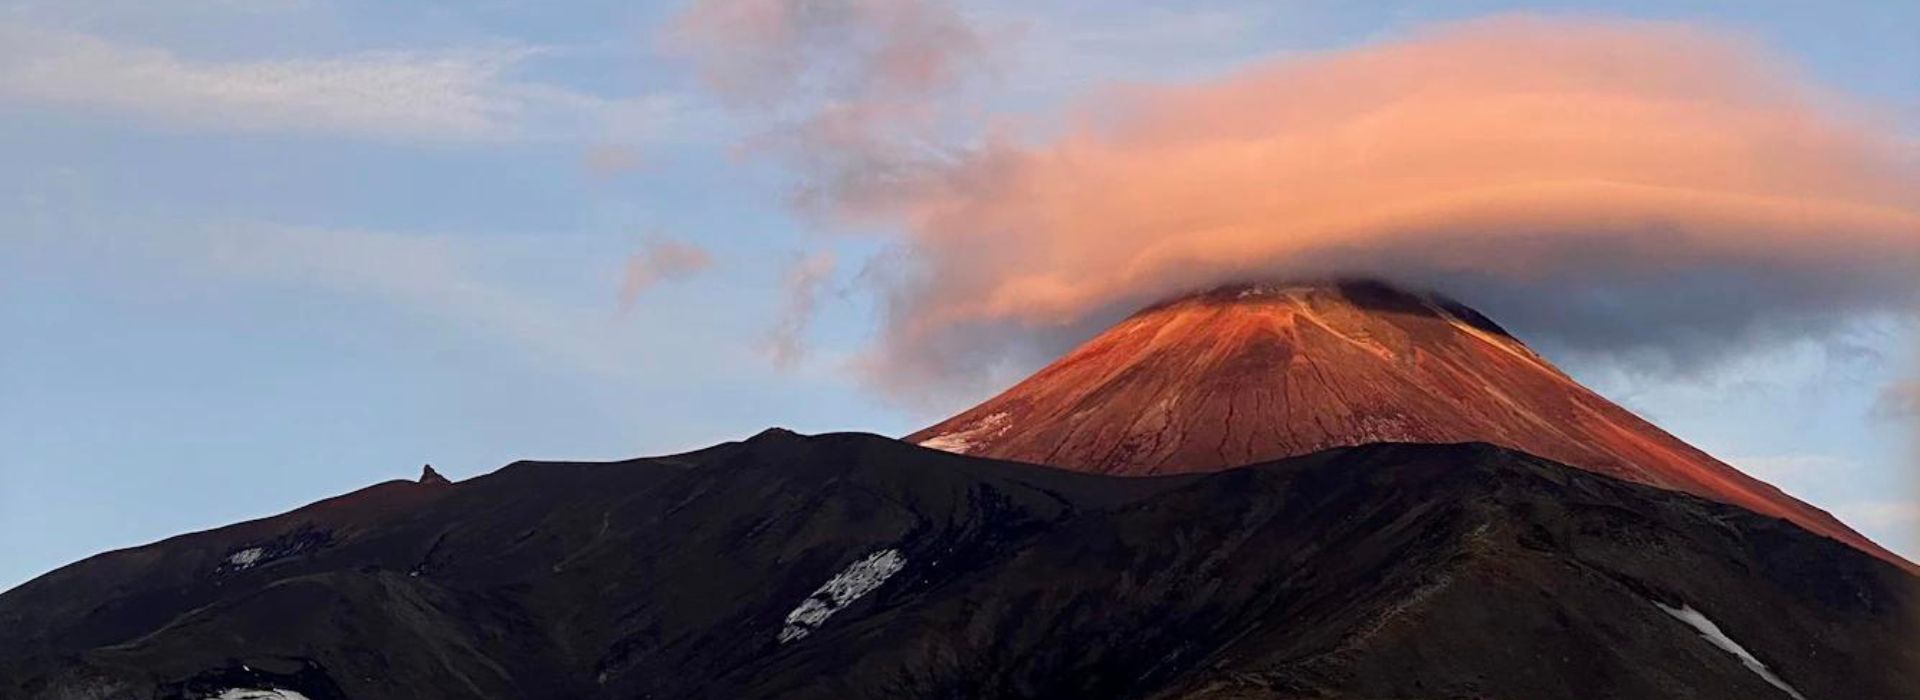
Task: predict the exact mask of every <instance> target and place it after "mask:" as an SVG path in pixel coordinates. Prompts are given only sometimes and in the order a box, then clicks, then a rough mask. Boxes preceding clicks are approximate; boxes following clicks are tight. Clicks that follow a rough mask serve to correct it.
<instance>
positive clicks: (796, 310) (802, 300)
mask: <svg viewBox="0 0 1920 700" xmlns="http://www.w3.org/2000/svg"><path fill="white" fill-rule="evenodd" d="M835 263H836V259H835V257H834V255H833V254H832V253H829V252H824V251H823V252H818V253H813V254H811V255H807V256H805V257H802V258H800V259H798V260H795V261H794V263H793V265H792V266H791V267H789V268H788V269H787V275H786V280H785V282H784V284H783V285H782V289H783V290H784V291H785V293H786V304H785V306H784V307H782V309H781V311H780V316H779V320H778V322H777V323H776V325H775V326H774V329H773V332H772V333H771V334H770V335H769V337H768V338H767V344H766V349H767V354H768V356H770V357H771V358H773V362H774V364H775V365H778V366H781V367H791V366H793V365H794V364H795V363H797V362H799V361H800V359H801V358H803V357H805V356H806V354H807V344H806V333H807V327H808V326H810V325H812V323H813V315H814V313H815V312H816V311H817V310H818V309H819V305H820V292H821V288H822V287H825V286H826V284H827V282H828V281H829V280H830V279H831V278H832V276H833V270H834V266H835Z"/></svg>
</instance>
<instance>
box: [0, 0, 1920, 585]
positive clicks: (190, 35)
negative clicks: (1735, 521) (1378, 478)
mask: <svg viewBox="0 0 1920 700" xmlns="http://www.w3.org/2000/svg"><path fill="white" fill-rule="evenodd" d="M1352 5H1354V4H1353V3H1339V2H1284V3H1267V2H1245V3H1235V2H1208V3H1201V4H1197V5H1192V6H1190V7H1188V8H1187V9H1183V10H1180V11H1173V10H1164V9H1155V8H1154V7H1151V6H1149V5H1146V4H1140V5H1138V6H1132V5H1125V4H1118V3H1109V2H1097V3H1096V2H1040V3H1031V2H1029V3H1000V2H992V3H980V4H969V5H968V6H967V7H966V14H967V16H969V17H970V18H973V19H976V20H978V21H980V22H981V23H982V24H983V26H990V27H995V28H996V31H998V32H1000V34H998V35H1000V36H1005V37H1008V38H1007V39H1006V40H1005V44H1004V46H1002V47H1001V48H1002V49H1003V50H1002V51H1001V52H1000V53H999V54H998V55H996V57H995V59H994V61H993V71H992V73H993V78H992V80H993V82H994V84H995V85H994V89H993V93H992V94H993V97H992V102H991V106H993V107H994V108H996V109H1003V110H1006V111H1008V112H1012V113H1019V112H1021V111H1031V110H1045V109H1047V108H1049V107H1051V106H1053V105H1056V104H1059V103H1061V102H1063V101H1065V100H1068V99H1071V98H1073V97H1075V96H1076V95H1079V94H1082V93H1085V92H1087V91H1090V90H1093V89H1096V88H1098V87H1100V86H1102V85H1104V84H1108V83H1112V82H1119V81H1140V80H1181V79H1188V78H1194V77H1201V76H1208V75H1213V74H1218V73H1220V72H1223V71H1226V70H1229V69H1231V68H1233V67H1235V66H1238V65H1243V64H1245V63H1248V62H1251V61H1255V60H1260V59H1263V58H1266V57H1271V56H1274V55H1286V54H1289V53H1300V52H1311V51H1322V50H1328V49H1337V48H1340V47H1345V46H1351V45H1354V44H1357V43H1362V42H1368V41H1373V40H1377V39H1379V38H1380V37H1390V36H1393V35H1396V34H1397V33H1400V32H1405V31H1407V30H1409V29H1411V28H1417V27H1420V26H1423V25H1425V24H1427V23H1430V22H1435V21H1442V20H1452V19H1462V18H1471V17H1477V16H1481V15H1485V14H1490V13H1497V12H1503V11H1511V10H1515V9H1534V10H1542V11H1547V12H1571V13H1577V14H1581V15H1589V14H1591V15H1603V16H1622V17H1636V18H1658V19H1681V20H1686V21H1689V22H1696V23H1701V24H1705V25H1710V26H1713V27H1718V28H1725V29H1727V30H1729V31H1733V32H1739V33H1742V34H1745V35H1749V36H1752V37H1754V38H1755V39H1757V40H1758V41H1760V42H1762V43H1764V44H1766V45H1767V46H1770V47H1772V49H1774V50H1776V51H1777V52H1779V53H1782V54H1784V55H1786V56H1787V57H1789V58H1790V59H1791V60H1793V61H1794V62H1795V63H1797V64H1799V65H1800V67H1801V68H1802V69H1804V70H1805V71H1806V72H1808V73H1809V74H1810V75H1812V76H1813V77H1814V79H1816V80H1817V81H1819V82H1820V83H1822V84H1825V85H1828V86H1831V87H1833V88H1835V89H1838V90H1841V91H1844V92H1846V93H1848V94H1851V95H1855V96H1858V97H1860V98H1862V99H1865V100H1871V101H1873V102H1875V103H1879V104H1885V105H1890V109H1891V110H1892V111H1893V113H1894V114H1897V115H1900V118H1901V119H1906V120H1911V118H1912V116H1913V115H1914V114H1915V113H1916V112H1920V75H1916V73H1917V72H1920V68H1916V67H1917V66H1920V44H1916V43H1915V42H1914V41H1913V40H1912V38H1913V31H1914V28H1915V27H1920V7H1916V6H1913V5H1912V4H1909V3H1887V2H1853V3H1847V2H1837V3H1823V4H1819V5H1818V7H1817V9H1816V7H1815V6H1814V4H1810V3H1798V2H1754V3H1664V2H1663V3H1652V2H1619V3H1527V4H1517V3H1499V2H1439V3H1425V2H1423V3H1371V4H1368V6H1367V8H1366V9H1361V8H1357V7H1353V6H1352ZM682 9H683V8H682V7H681V6H680V5H679V4H678V3H632V2H573V3H534V2H520V1H518V0H485V1H481V2H472V1H463V2H334V1H331V0H262V1H260V2H243V1H240V0H158V1H155V2H147V3H138V4H129V3H121V2H110V1H109V0H67V1H62V2H34V1H26V2H19V1H7V0H0V153H4V154H5V156H6V157H4V158H0V328H4V329H5V338H6V339H5V341H4V342H0V444H4V445H5V446H6V447H5V449H4V450H0V588H4V587H10V586H12V585H14V584H17V583H19V582H22V581H24V580H26V579H28V578H30V577H32V576H35V575H38V574H39V573H42V572H45V571H47V570H50V569H52V568H54V567H56V566H59V565H61V564H64V563H67V562H70V561H73V560H76V559H78V558H81V557H84V556H86V555H89V554H92V553H95V552H98V551H102V550H105V549H109V548H117V547H124V546H131V545H136V544H140V543H145V542H149V541H153V540H156V539H160V538H162V537H166V536H170V535H174V534H178V533H182V532H187V531H192V530H197V529H204V528H208V527H213V526H218V525H221V524H226V523H229V522H233V521H237V520H241V519H246V518H253V517H259V516H263V515H268V514H272V513H276V512H280V511H284V510H286V509H289V508H292V507H296V506H298V505H300V504H303V503H306V502H309V501H313V500H316V499H319V498H322V497H326V496H329V495H333V494H337V493H341V492H344V491H347V490H350V489H353V488H358V487H360V486H364V485H367V484H370V483H373V482H376V481H379V480H384V479H390V478H411V477H412V476H414V475H415V474H417V472H418V470H419V466H420V465H421V464H422V463H426V462H431V463H432V464H434V466H435V467H436V468H438V469H439V470H440V471H442V472H444V473H446V474H448V475H449V476H451V477H454V478H464V477H470V476H474V475H477V474H481V473H485V472H487V471H490V470H492V469H494V468H497V467H499V466H501V465H503V464H505V463H507V462H510V461H512V460H515V459H520V458H553V459H613V458H624V457H630V456H635V455H641V454H655V453H663V452H670V451H675V450H680V449H686V448H692V447H698V446H702V445H706V444H710V443H713V442H717V441H721V440H727V439H735V438H740V437H744V436H747V435H750V434H752V433H754V432H757V431H758V430H760V429H762V428H765V427H767V426H772V425H780V426H787V427H791V428H794V429H797V430H801V431H806V432H818V431H828V430H863V431H871V432H877V433H882V434H902V433H905V432H908V431H910V430H912V429H915V428H918V427H921V426H922V425H925V424H926V423H928V422H929V421H930V420H932V419H935V418H938V417H943V416H944V415H945V413H946V412H948V411H949V410H951V409H953V408H955V407H958V406H962V405H966V404H968V403H970V402H971V401H972V400H977V399H979V398H983V397H982V396H979V395H977V394H975V395H966V394H957V395H944V394H943V395H933V396H926V397H919V399H920V400H913V401H904V402H903V401H900V400H899V397H897V396H883V395H879V394H876V393H874V392H873V391H872V390H871V389H870V388H869V387H868V386H867V385H866V384H864V383H863V382H861V381H860V380H859V379H858V378H856V377H853V376H850V375H851V373H850V370H849V369H848V366H849V365H850V364H851V363H852V361H853V360H854V359H855V358H857V357H858V356H860V355H861V353H862V352H863V351H865V350H866V349H867V348H868V347H870V345H871V344H872V343H873V342H874V337H875V335H876V333H877V332H878V330H879V328H880V326H881V320H880V319H879V311H878V304H879V303H880V302H879V301H878V300H877V299H876V298H875V297H874V296H873V295H871V294H868V293H865V292H864V291H863V290H864V287H863V281H862V278H861V276H862V270H863V269H865V268H867V267H868V265H867V262H868V261H871V260H873V259H875V257H876V256H884V255H887V254H889V251H890V250H891V248H890V240H891V239H889V238H888V237H887V236H885V235H862V234H847V233H844V232H839V231H835V230H832V229H833V228H834V226H833V225H832V224H830V223H826V222H822V221H821V220H819V219H818V218H815V217H810V216H807V215H805V214H802V213H798V212H796V211H795V209H794V208H793V207H791V206H790V205H789V204H790V199H791V197H790V195H791V193H792V190H791V188H792V184H793V183H792V178H791V173H790V172H789V171H787V170H784V169H783V168H782V167H781V166H780V165H778V164H777V163H772V162H769V161H768V160H767V159H762V158H756V157H754V156H753V154H752V152H751V149H745V148H743V146H742V144H743V143H747V142H749V141H750V140H751V139H752V138H753V137H754V136H755V135H756V133H757V129H759V128H760V127H759V125H758V124H756V119H759V118H761V115H758V114H757V113H755V112H753V111H752V110H742V109H740V108H738V105H737V104H729V103H727V102H726V101H725V100H722V99H720V98H718V97H716V96H715V95H714V94H713V93H712V92H711V91H710V90H708V89H706V88H705V87H704V86H703V83H702V81H701V79H700V77H699V76H698V75H696V72H695V71H694V70H693V69H692V68H691V67H690V66H689V65H688V60H686V57H685V56H682V55H678V54H675V53H672V52H669V51H665V50H663V49H662V47H661V41H660V37H661V36H662V34H663V32H664V31H665V29H664V26H665V24H666V23H667V22H669V21H670V20H671V18H673V17H675V16H677V15H678V14H679V13H680V12H681V10H682ZM1912 123H1914V122H1912V121H1906V122H1905V124H1908V125H1910V124H1912ZM1908 133H1909V134H1911V133H1912V132H1911V131H1909V132H1908ZM660 241H679V242H685V243H688V244H692V245H696V246H698V247H699V248H700V249H702V250H704V251H705V252H706V253H707V255H709V256H710V260H711V262H710V264H707V265H705V266H700V267H699V269H697V270H688V271H685V273H684V274H679V275H674V276H670V277H666V278H663V279H661V280H659V281H658V282H656V283H654V284H653V285H651V286H649V287H647V288H645V289H642V290H639V293H638V294H637V295H636V296H634V297H633V299H632V303H631V304H630V305H623V303H622V300H621V289H622V285H623V278H624V276H625V275H627V274H628V271H627V267H628V264H629V258H630V256H633V255H635V254H636V253H641V252H643V251H646V250H649V249H650V248H652V247H654V246H656V245H657V244H658V243H659V242H660ZM809 260H813V261H825V260H831V261H833V263H834V264H832V265H831V266H830V267H828V266H825V265H816V266H814V267H812V268H811V269H812V270H813V271H814V272H816V273H820V274H821V275H824V278H823V279H822V280H820V284H818V285H813V286H808V285H799V286H796V284H795V283H794V282H795V280H794V276H795V274H796V270H802V269H808V268H807V261H809ZM796 315H797V316H799V317H804V318H806V319H808V320H809V322H808V323H805V324H804V325H797V326H788V328H789V329H790V330H793V331H794V334H793V336H792V337H791V338H789V340H791V341H796V344H795V345H794V347H798V348H801V349H802V350H803V351H802V352H800V353H798V354H791V355H788V356H776V353H774V352H773V351H772V348H773V347H775V346H777V345H779V342H778V341H779V339H780V338H781V337H782V336H781V334H782V331H781V330H780V329H781V328H782V327H783V326H782V324H783V319H794V318H796ZM1914 340H1915V337H1914V329H1913V324H1912V322H1911V320H1910V319H1909V318H1907V317H1903V316H1899V315H1882V316H1877V317H1874V318H1868V319H1864V320H1862V321H1861V322H1859V323H1855V324H1852V325H1850V326H1849V327H1848V330H1847V331H1845V332H1841V333H1823V334H1821V335H1818V336H1813V337H1804V338H1798V339H1795V340H1792V341H1789V342H1783V343H1779V344H1776V345H1773V346H1768V347H1764V348H1758V349H1756V351H1755V352H1754V353H1751V354H1747V355H1743V356H1741V357H1740V358H1737V359H1734V360H1729V361H1725V362H1718V363H1715V364H1713V365H1712V366H1709V367H1706V368H1703V369H1700V370H1698V371H1692V372H1689V373H1687V374H1686V375H1685V376H1683V377H1675V376H1672V375H1661V376H1649V375H1647V374H1645V373H1641V372H1637V371H1634V370H1632V369H1631V368H1623V367H1622V366H1620V365H1616V364H1612V363H1608V362H1605V361H1600V360H1593V359H1590V358H1573V357H1563V358H1558V359H1562V360H1564V361H1565V362H1566V364H1567V366H1568V369H1569V370H1570V371H1572V372H1573V373H1574V374H1575V375H1576V376H1578V377H1579V378H1581V379H1583V380H1585V381H1587V382H1589V383H1590V384H1591V385H1593V386H1595V387H1596V388H1597V389H1600V390H1601V391H1602V392H1603V393H1605V394H1607V395H1609V396H1610V397H1612V398H1614V399H1616V400H1619V401H1621V402H1622V403H1624V404H1626V405H1628V406H1629V407H1631V408H1634V409H1636V410H1638V411H1641V412H1642V413H1643V414H1645V415H1647V416H1649V417H1651V418H1653V419H1654V420H1655V421H1656V422H1657V423H1660V424H1661V425H1663V426H1664V427H1666V428H1668V429H1669V430H1671V431H1672V432H1675V433H1676V434H1678V435H1680V436H1681V437H1683V438H1685V439H1688V440H1690V441H1692V442H1694V443H1695V444H1697V445H1699V446H1701V447H1703V448H1705V449H1707V450H1708V451H1709V452H1712V453H1714V454H1715V455H1717V456H1720V457H1722V458H1724V459H1727V460H1728V461H1730V462H1733V463H1734V464H1736V466H1741V467H1742V468H1745V469H1748V470H1749V471H1752V472H1754V473H1756V474H1758V475H1760V476H1762V477H1764V478H1767V479H1769V480H1771V481H1773V482H1774V483H1776V484H1778V485H1780V486H1782V487H1783V488H1786V489H1787V490H1788V491H1790V492H1792V493H1795V494H1796V495H1799V496H1801V497H1803V498H1806V499H1808V500H1810V501H1812V502H1814V503H1815V504H1817V505H1820V506H1822V507H1825V508H1828V509H1830V510H1832V511H1834V512H1835V513H1836V514H1838V515H1840V516H1841V517H1842V518H1843V519H1845V520H1847V521H1849V522H1850V523H1851V524H1853V525H1855V526H1856V527H1858V528H1860V529H1862V530H1863V531H1866V532H1867V533H1868V534H1869V535H1871V536H1873V537H1875V538H1876V539H1878V540H1879V541H1881V542H1883V543H1886V544H1888V545H1889V546H1891V547H1893V548H1895V549H1897V550H1900V551H1902V552H1904V553H1906V554H1908V555H1909V556H1914V555H1916V554H1920V537H1916V536H1915V535H1914V529H1915V527H1916V526H1917V525H1920V501H1917V500H1916V499H1915V498H1914V497H1913V495H1912V493H1913V490H1912V484H1911V483H1910V482H1909V480H1910V478H1911V476H1912V473H1911V465H1912V464H1913V462H1912V459H1911V457H1910V456H1909V452H1908V451H1907V450H1908V447H1909V446H1908V443H1907V439H1908V435H1907V433H1906V431H1905V429H1904V428H1905V425H1904V424H1903V423H1902V422H1901V417H1900V416H1898V415H1893V414H1894V413H1897V412H1895V411H1889V410H1886V409H1887V402H1886V401H1885V398H1884V392H1885V391H1886V389H1887V388H1888V387H1890V386H1893V385H1895V384H1896V383H1898V382H1901V381H1903V380H1904V379H1905V378H1907V377H1910V376H1912V374H1913V372H1912V369H1913V366H1912V361H1913V348H1914ZM1013 369H1019V368H1018V367H1016V368H1013Z"/></svg>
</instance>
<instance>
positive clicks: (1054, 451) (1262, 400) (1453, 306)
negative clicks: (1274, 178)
mask: <svg viewBox="0 0 1920 700" xmlns="http://www.w3.org/2000/svg"><path fill="white" fill-rule="evenodd" d="M906 439H907V440H908V441H909V442H916V443H920V444H923V445H926V446H928V447H937V448H940V449H945V450H949V451H954V452H962V453H966V454H972V455H979V456H983V457H992V458H995V459H1009V460H1015V461H1021V462H1032V463H1036V464H1049V465H1054V466H1059V467H1063V468H1066V469H1072V470H1076V471H1086V472H1095V473H1101V474H1119V475H1146V474H1169V473H1182V472H1210V471H1218V470H1221V469H1228V468H1232V467H1237V466H1240V465H1243V464H1250V463H1253V462H1259V461H1264V460H1271V459H1279V458H1282V457H1290V456H1295V455H1303V454H1308V453H1312V452H1316V451H1319V450H1323V449H1327V448H1330V447H1340V446H1348V445H1362V444H1367V443H1374V442H1432V443H1450V442H1489V443H1493V444H1497V445H1502V446H1505V447H1511V448H1514V449H1517V450H1521V451H1524V452H1527V453H1530V454H1536V455H1540V456H1543V457H1546V458H1548V459H1552V460H1555V461H1559V462H1562V463H1565V464H1570V465H1573V466H1576V467H1581V468H1583V469H1590V470H1593V471H1597V472H1600V473H1602V474H1606V475H1609V476H1613V477H1616V478H1620V479H1625V480H1628V481H1634V482H1638V483H1642V484H1649V485H1653V486H1658V487H1661V488H1666V489H1674V490H1679V491H1685V492H1687V493H1691V494H1694V495H1696V496H1701V497H1703V498H1710V499H1713V500H1717V501H1721V502H1724V503H1731V504H1735V505H1739V506H1742V507H1745V508H1748V509H1751V510H1753V511H1755V512H1759V513H1762V514H1766V515H1772V516H1775V517H1780V518H1786V519H1788V520H1791V521H1793V522H1795V523H1797V524H1799V525H1800V526H1801V527H1805V528H1807V529H1808V530H1811V531H1813V532H1816V533H1819V534H1822V535H1825V536H1827V537H1832V538H1834V539H1836V540H1840V541H1842V542H1846V543H1848V544H1850V545H1853V546H1855V547H1858V548H1859V549H1861V550H1862V551H1865V552H1868V553H1871V554H1873V555H1874V556H1878V557H1881V558H1882V559H1885V560H1887V561H1889V562H1893V563H1895V564H1896V565H1900V566H1904V567H1907V568H1908V570H1909V571H1914V572H1916V573H1920V568H1916V567H1914V565H1913V564H1911V563H1909V562H1907V561H1906V560H1904V559H1902V558H1900V557H1899V556H1898V555H1896V554H1893V553H1892V552H1889V551H1887V550H1886V549H1885V548H1882V547H1880V546H1879V545H1878V544H1876V543H1874V542H1873V541H1871V540H1869V539H1867V538H1866V537H1865V536H1863V535H1861V534H1860V533H1858V532H1855V531H1854V530H1853V529H1852V528H1850V527H1847V526H1846V524H1844V523H1841V522H1840V521H1839V520H1838V519H1836V518H1834V517H1833V516H1832V515H1830V514H1828V513H1827V512H1825V511H1823V510H1820V509H1819V508H1815V507H1813V506H1812V505H1809V504H1807V503H1804V502H1801V501H1800V500H1798V499H1795V498H1793V497H1792V496H1789V495H1787V494H1785V493H1783V492H1781V491H1780V490H1779V489H1777V488H1774V487H1773V486H1771V485H1769V484H1767V483H1765V482H1762V481H1760V480H1758V479H1754V478H1752V477H1750V476H1747V475H1746V474H1743V473H1741V472H1740V471H1739V470H1737V469H1734V468H1733V467H1731V466H1728V465H1727V464H1726V463H1724V462H1721V461H1720V460H1717V459H1714V458H1713V457H1712V456H1711V455H1708V454H1707V453H1705V452H1702V451H1700V450H1698V449H1696V448H1694V447H1693V446H1692V445H1688V444H1687V443H1685V442H1683V441H1681V440H1680V439H1678V438H1676V437H1674V436H1672V435H1670V434H1668V433H1667V432H1666V431H1664V430H1661V429H1660V428H1658V427H1656V426H1654V425H1653V424H1651V423H1648V422H1647V421H1646V420H1643V419H1641V418H1640V417H1639V416H1636V415H1634V414H1633V413H1632V412H1631V411H1628V410H1626V409H1624V408H1622V407H1620V406H1619V405H1617V404H1614V403H1613V402H1611V401H1608V400H1607V399H1606V398H1604V397H1602V396H1600V395H1599V394H1596V393H1594V392H1593V391H1591V390H1589V389H1587V388H1586V387H1584V386H1581V385H1580V384H1579V383H1577V382H1575V381H1574V380H1573V379H1572V378H1570V377H1568V376H1567V375H1566V374H1565V373H1562V372H1561V371H1560V370H1559V369H1558V368H1555V367H1554V366H1553V365H1552V364H1550V363H1548V362H1547V361H1546V360H1545V359H1543V358H1541V357H1540V356H1539V355H1538V354H1535V353H1534V352H1533V351H1532V350H1531V349H1529V348H1528V347H1527V346H1526V345H1525V344H1523V343H1521V342H1520V341H1519V340H1517V339H1515V338H1514V337H1513V336H1512V335H1511V334H1509V333H1507V332H1506V330H1504V329H1502V328H1501V327H1500V326H1499V325H1498V324H1496V323H1494V322H1493V321H1492V320H1491V319H1488V318H1487V317H1486V316H1484V315H1481V314H1480V313H1479V312H1476V311H1474V310H1473V309H1470V308H1468V307H1466V306H1465V305H1463V304H1460V303H1458V302H1455V301H1452V300H1449V299H1446V298H1443V297H1439V296H1436V295H1431V294H1420V293H1413V292H1408V291H1404V290H1401V289H1398V288H1395V287H1393V286H1390V285H1387V284H1384V283H1381V282H1374V281H1365V280H1355V281H1344V282H1333V283H1314V284H1294V285H1284V284H1244V285H1233V286H1228V287H1222V288H1218V289H1214V290H1210V291H1206V292H1201V293H1197V294H1192V295H1188V296H1185V297H1180V298H1177V299H1174V300H1171V301H1168V302H1164V303H1161V304H1157V305H1154V306H1152V307H1149V308H1147V309H1145V310H1142V311H1141V312H1139V313H1137V314H1134V315H1133V316H1132V317H1129V318H1127V319H1126V320H1124V321H1121V322H1120V323H1118V324H1116V325H1114V326H1113V327H1112V328H1109V329H1107V330H1106V331H1105V332H1103V333H1101V334H1100V335H1098V336H1096V337H1095V338H1093V339H1092V340H1089V341H1087V342H1086V343H1084V344H1082V345H1080V346H1079V347H1078V348H1075V349H1074V350H1072V351H1071V352H1068V353H1067V354H1066V355H1064V356H1062V357H1061V358H1060V359H1058V360H1055V361H1054V362H1053V363H1052V364H1050V365H1048V366H1046V367H1045V368H1043V369H1041V370H1040V371H1038V372H1035V373H1034V374H1033V375H1032V376H1030V377H1028V378H1027V379H1025V380H1023V381H1021V382H1020V383H1019V384H1016V385H1014V386H1013V387H1012V388H1010V389H1008V390H1006V391H1005V392H1003V393H1001V394H1000V395H998V396H995V397H993V398H992V399H989V400H987V401H986V402H985V403H982V404H980V405H978V406H975V407H973V408H971V409H968V410H966V411H964V412H961V413H960V414H958V415H955V416H953V417H952V418H949V419H947V420H944V421H941V422H940V423H938V424H935V425H933V426H931V427H928V428H926V429H925V430H921V431H919V432H917V433H914V434H912V435H909V436H907V438H906Z"/></svg>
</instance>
